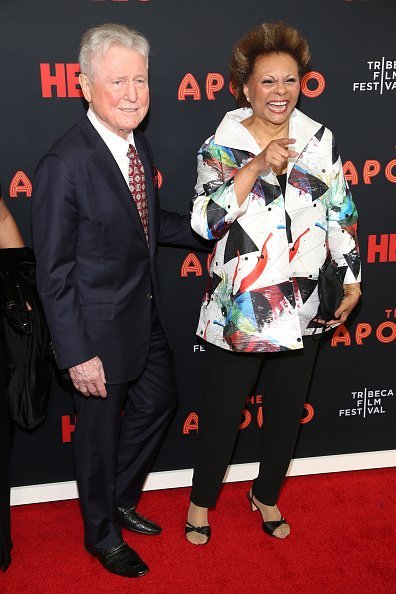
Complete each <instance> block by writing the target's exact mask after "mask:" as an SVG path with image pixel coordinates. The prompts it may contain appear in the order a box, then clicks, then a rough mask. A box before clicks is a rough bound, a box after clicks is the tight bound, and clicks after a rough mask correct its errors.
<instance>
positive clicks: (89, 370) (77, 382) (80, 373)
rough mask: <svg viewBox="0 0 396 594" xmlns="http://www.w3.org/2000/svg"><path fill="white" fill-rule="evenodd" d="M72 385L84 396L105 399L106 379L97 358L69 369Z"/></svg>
mask: <svg viewBox="0 0 396 594" xmlns="http://www.w3.org/2000/svg"><path fill="white" fill-rule="evenodd" d="M69 373H70V377H71V379H72V382H73V385H74V387H75V388H76V390H78V391H79V392H81V394H83V395H84V396H100V397H101V398H106V396H107V392H106V387H105V383H106V378H105V373H104V369H103V365H102V361H101V360H100V359H99V357H94V358H93V359H90V360H89V361H85V363H80V364H79V365H75V366H74V367H70V369H69Z"/></svg>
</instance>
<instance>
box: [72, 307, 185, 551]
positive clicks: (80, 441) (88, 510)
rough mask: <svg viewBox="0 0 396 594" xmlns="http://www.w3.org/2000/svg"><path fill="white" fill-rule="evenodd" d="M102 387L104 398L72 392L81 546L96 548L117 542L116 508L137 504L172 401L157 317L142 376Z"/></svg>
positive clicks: (172, 390)
mask: <svg viewBox="0 0 396 594" xmlns="http://www.w3.org/2000/svg"><path fill="white" fill-rule="evenodd" d="M105 371H106V370H105ZM106 389H107V397H106V398H105V399H102V398H96V397H92V396H91V397H89V398H87V397H85V396H82V394H80V393H79V392H74V402H75V407H76V412H77V423H76V430H75V434H74V438H73V452H74V464H75V469H76V477H77V484H78V490H79V495H80V504H81V509H82V514H83V519H84V532H85V544H86V546H87V547H89V548H95V549H98V550H108V549H109V548H111V547H114V546H116V545H118V544H119V543H120V542H121V541H122V536H121V527H120V524H119V514H118V512H117V507H126V508H129V507H131V506H133V505H136V503H137V501H138V499H139V496H140V493H141V490H142V487H143V484H144V481H145V479H146V476H147V474H148V472H149V471H150V469H151V466H152V463H153V461H154V458H155V455H156V453H157V451H158V448H159V446H160V444H161V442H162V439H163V437H164V434H165V431H166V429H167V428H168V425H169V422H170V420H171V418H172V415H173V412H174V410H175V407H176V404H177V394H176V383H175V376H174V370H173V362H172V355H171V352H170V350H169V346H168V342H167V340H166V338H165V335H164V333H163V330H162V327H161V325H160V322H159V320H158V317H157V315H155V316H154V318H153V324H152V333H151V344H150V351H149V355H148V360H147V363H146V366H145V369H144V371H143V373H142V374H141V376H140V377H139V378H137V379H136V380H133V381H130V382H128V383H122V384H107V385H106ZM123 411H124V414H122V412H123Z"/></svg>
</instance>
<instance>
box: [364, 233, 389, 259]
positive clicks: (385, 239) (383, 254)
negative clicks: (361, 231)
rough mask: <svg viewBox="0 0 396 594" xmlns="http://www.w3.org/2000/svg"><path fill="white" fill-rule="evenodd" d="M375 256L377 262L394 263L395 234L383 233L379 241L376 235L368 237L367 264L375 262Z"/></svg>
mask: <svg viewBox="0 0 396 594" xmlns="http://www.w3.org/2000/svg"><path fill="white" fill-rule="evenodd" d="M377 255H378V256H379V257H378V262H396V233H391V234H389V235H388V234H387V233H383V234H382V235H380V236H379V240H377V236H376V235H369V236H368V244H367V262H368V263H369V264H372V263H373V262H375V261H376V256H377Z"/></svg>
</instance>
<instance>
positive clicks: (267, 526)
mask: <svg viewBox="0 0 396 594" xmlns="http://www.w3.org/2000/svg"><path fill="white" fill-rule="evenodd" d="M246 495H247V498H248V499H249V501H250V506H251V510H252V512H254V511H257V510H258V507H257V505H256V504H255V503H254V501H253V496H252V494H251V493H246ZM282 524H286V520H285V518H284V517H282V518H281V519H280V520H273V521H270V522H264V520H263V530H264V532H265V533H266V534H268V535H269V536H273V537H274V538H278V539H279V537H278V536H275V535H274V532H275V530H276V529H277V528H279V526H282ZM279 540H282V539H279Z"/></svg>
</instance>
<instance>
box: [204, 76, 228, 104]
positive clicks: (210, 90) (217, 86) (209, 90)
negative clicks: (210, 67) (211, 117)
mask: <svg viewBox="0 0 396 594" xmlns="http://www.w3.org/2000/svg"><path fill="white" fill-rule="evenodd" d="M223 87H224V76H223V75H222V74H219V73H218V72H209V74H208V75H207V77H206V96H207V98H208V99H209V100H210V101H213V100H214V99H216V97H215V96H214V94H215V93H217V92H218V91H221V89H222V88H223Z"/></svg>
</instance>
